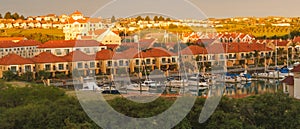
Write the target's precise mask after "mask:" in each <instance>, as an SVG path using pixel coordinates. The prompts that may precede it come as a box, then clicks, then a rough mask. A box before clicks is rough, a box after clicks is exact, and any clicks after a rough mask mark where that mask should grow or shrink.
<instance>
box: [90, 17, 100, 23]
mask: <svg viewBox="0 0 300 129" xmlns="http://www.w3.org/2000/svg"><path fill="white" fill-rule="evenodd" d="M88 21H89V22H90V23H99V22H101V19H100V18H89V20H88Z"/></svg>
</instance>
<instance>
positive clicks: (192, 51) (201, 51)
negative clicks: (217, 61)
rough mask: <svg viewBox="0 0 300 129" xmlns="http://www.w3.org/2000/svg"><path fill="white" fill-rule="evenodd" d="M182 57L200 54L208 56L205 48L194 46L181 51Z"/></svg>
mask: <svg viewBox="0 0 300 129" xmlns="http://www.w3.org/2000/svg"><path fill="white" fill-rule="evenodd" d="M181 54H182V55H198V54H207V50H206V49H205V48H203V47H200V46H196V45H192V46H188V47H186V48H185V49H183V50H182V51H181Z"/></svg>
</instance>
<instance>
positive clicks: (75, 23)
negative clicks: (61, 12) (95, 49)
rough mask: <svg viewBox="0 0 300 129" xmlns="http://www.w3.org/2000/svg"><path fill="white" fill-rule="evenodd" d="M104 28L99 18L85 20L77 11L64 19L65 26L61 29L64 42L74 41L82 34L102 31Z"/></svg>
mask: <svg viewBox="0 0 300 129" xmlns="http://www.w3.org/2000/svg"><path fill="white" fill-rule="evenodd" d="M103 28H104V26H103V24H102V22H101V20H100V19H99V18H87V17H84V16H83V14H82V13H81V12H79V11H75V12H74V13H72V14H71V15H70V17H69V18H68V19H66V24H65V26H64V28H63V32H64V33H65V40H74V39H76V37H77V36H78V35H80V34H82V33H87V32H88V31H95V30H97V29H103Z"/></svg>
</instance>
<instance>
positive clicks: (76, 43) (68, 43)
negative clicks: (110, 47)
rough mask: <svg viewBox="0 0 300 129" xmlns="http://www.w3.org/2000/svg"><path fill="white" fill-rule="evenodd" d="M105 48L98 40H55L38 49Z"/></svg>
mask: <svg viewBox="0 0 300 129" xmlns="http://www.w3.org/2000/svg"><path fill="white" fill-rule="evenodd" d="M94 46H95V47H96V46H103V44H101V43H100V42H97V41H96V40H53V41H48V42H46V43H44V44H41V45H39V46H38V48H73V47H94Z"/></svg>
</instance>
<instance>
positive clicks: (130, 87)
mask: <svg viewBox="0 0 300 129" xmlns="http://www.w3.org/2000/svg"><path fill="white" fill-rule="evenodd" d="M125 88H126V89H127V90H133V91H149V86H145V85H142V84H137V83H133V84H129V85H126V86H125Z"/></svg>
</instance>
